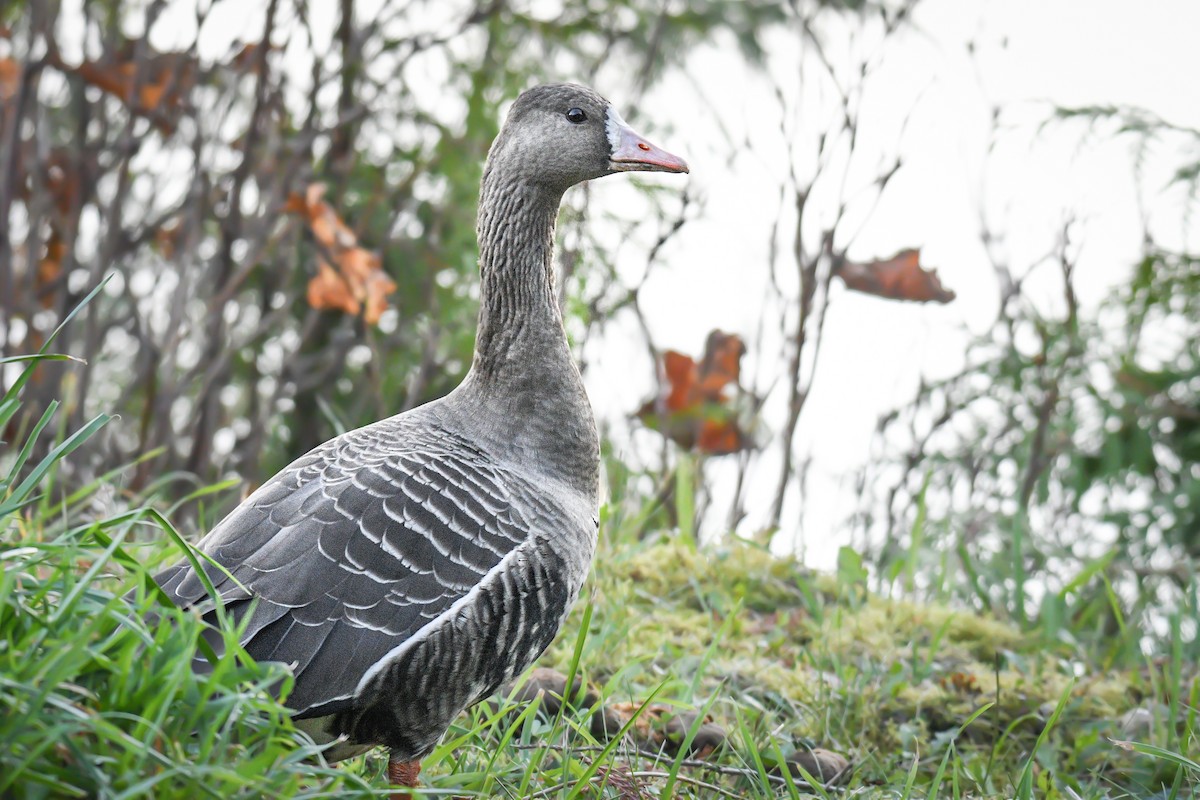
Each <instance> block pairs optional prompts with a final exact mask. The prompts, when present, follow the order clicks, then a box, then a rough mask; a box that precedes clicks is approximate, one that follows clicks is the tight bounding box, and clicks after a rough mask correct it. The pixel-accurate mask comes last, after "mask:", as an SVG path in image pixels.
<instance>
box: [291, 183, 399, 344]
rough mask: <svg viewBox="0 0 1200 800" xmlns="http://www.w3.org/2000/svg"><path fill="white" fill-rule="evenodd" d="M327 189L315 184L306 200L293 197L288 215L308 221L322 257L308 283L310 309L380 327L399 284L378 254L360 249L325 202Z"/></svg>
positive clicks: (295, 194)
mask: <svg viewBox="0 0 1200 800" xmlns="http://www.w3.org/2000/svg"><path fill="white" fill-rule="evenodd" d="M325 190H326V187H325V184H323V183H314V184H312V185H310V186H309V187H308V189H307V190H305V193H304V195H303V196H301V195H299V194H297V193H295V192H293V193H292V194H291V195H289V196H288V199H287V201H286V202H285V203H284V206H283V210H284V211H285V212H287V213H291V214H297V215H300V216H303V217H305V218H306V219H307V220H308V227H309V229H310V230H311V231H312V234H313V238H314V239H315V240H316V241H317V245H318V247H319V248H320V249H321V250H322V255H321V256H318V258H317V274H316V275H315V276H314V277H313V278H312V280H310V281H309V282H308V292H307V299H308V304H309V305H310V306H312V307H313V308H316V309H332V310H336V311H342V312H344V313H346V314H351V315H353V316H358V315H359V313H362V315H363V319H364V320H365V321H366V322H367V324H368V325H375V324H377V323H378V322H379V319H380V317H381V316H383V312H384V311H386V310H387V307H388V301H387V297H388V295H390V294H391V293H392V292H394V291H396V282H395V281H393V280H392V279H391V278H390V277H389V276H388V274H387V273H386V272H384V270H383V264H382V261H381V260H380V258H379V256H378V255H377V254H376V253H373V252H371V251H370V250H367V249H366V248H363V247H359V246H358V238H357V237H356V236H355V235H354V231H352V230H351V229H350V227H349V226H348V225H346V223H345V222H343V221H342V219H341V217H339V216H338V214H337V212H336V211H334V210H333V207H332V206H331V205H329V203H327V202H325V200H324V196H325Z"/></svg>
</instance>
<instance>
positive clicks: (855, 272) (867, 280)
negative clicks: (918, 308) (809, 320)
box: [835, 249, 954, 303]
mask: <svg viewBox="0 0 1200 800" xmlns="http://www.w3.org/2000/svg"><path fill="white" fill-rule="evenodd" d="M835 274H836V275H838V277H840V278H841V279H842V281H843V282H845V284H846V288H847V289H853V290H854V291H856V292H864V293H866V294H873V295H875V296H876V297H883V298H887V299H889V300H907V301H910V302H915V303H928V302H931V301H932V302H935V303H949V302H950V301H951V300H953V299H954V292H952V291H950V290H949V289H947V288H945V287H944V286H942V281H941V279H940V278H938V276H937V270H931V269H925V268H924V267H922V266H921V251H920V250H919V249H909V250H901V251H900V252H899V253H896V255H894V256H892V257H891V258H885V259H880V260H879V261H870V262H867V263H864V264H858V263H855V262H853V261H842V262H841V263H840V264H839V265H838V266H837V268H836V272H835Z"/></svg>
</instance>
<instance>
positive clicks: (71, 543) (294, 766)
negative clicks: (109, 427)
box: [0, 301, 366, 798]
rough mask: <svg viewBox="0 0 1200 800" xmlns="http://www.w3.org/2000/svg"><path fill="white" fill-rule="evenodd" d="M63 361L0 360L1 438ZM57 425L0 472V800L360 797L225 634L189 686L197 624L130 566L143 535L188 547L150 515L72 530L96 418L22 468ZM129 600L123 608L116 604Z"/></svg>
mask: <svg viewBox="0 0 1200 800" xmlns="http://www.w3.org/2000/svg"><path fill="white" fill-rule="evenodd" d="M85 302H86V301H85ZM56 334H57V331H56ZM53 338H54V335H51V337H50V338H49V339H48V340H47V342H46V345H47V346H49V344H50V342H51V341H52V340H53ZM61 358H62V357H60V356H55V355H47V354H45V353H43V354H40V355H36V356H32V357H28V358H21V359H6V361H5V363H6V364H13V363H19V361H27V362H28V363H27V364H26V366H25V369H24V370H23V371H22V373H21V374H20V376H19V377H18V378H17V380H16V381H14V384H13V386H12V387H10V388H9V389H8V391H7V392H5V394H4V396H3V398H2V399H0V430H2V429H4V427H5V426H6V425H7V423H9V422H10V421H11V420H12V419H14V418H16V417H17V414H18V412H19V410H20V406H21V403H22V400H21V392H22V389H23V388H24V387H25V386H26V385H27V384H28V383H29V380H30V378H31V377H32V375H33V373H34V370H36V369H38V368H39V366H40V365H42V364H44V363H45V362H50V361H54V360H59V359H61ZM0 366H3V365H2V364H0ZM57 410H58V407H57V404H54V403H52V404H51V405H50V406H49V407H48V408H47V409H46V410H45V411H44V412H43V414H42V415H41V417H40V418H39V419H38V421H37V423H36V424H35V425H34V426H33V427H32V429H31V430H30V431H28V433H27V434H26V439H25V441H24V443H23V444H22V446H21V447H20V448H19V449H17V450H15V451H12V450H8V451H5V452H4V453H3V455H2V457H0V470H3V472H4V477H3V479H2V480H0V710H2V713H0V795H3V796H4V797H14V798H24V797H29V798H38V797H156V798H171V797H178V798H194V797H201V796H219V797H247V798H250V797H262V796H299V795H302V794H318V793H326V792H334V791H342V790H344V789H347V788H352V787H358V788H359V789H364V788H365V786H366V785H365V784H364V783H363V782H361V781H360V780H359V779H357V778H356V777H355V776H354V775H353V774H351V773H345V772H336V771H331V770H329V769H328V768H324V767H320V766H316V765H314V764H313V763H310V762H311V760H312V759H314V758H317V757H318V756H317V753H318V750H317V748H315V747H314V746H313V745H312V744H311V742H307V740H306V739H305V737H303V736H302V735H300V734H297V733H296V732H295V730H294V729H293V728H292V726H291V723H290V721H289V717H288V712H287V710H286V709H284V708H283V706H281V705H280V703H279V702H278V701H277V700H276V699H275V698H274V697H273V696H272V693H271V691H270V690H271V688H272V687H273V686H277V685H278V684H279V683H280V681H285V682H286V681H287V680H288V677H287V675H286V672H285V671H284V670H283V669H282V668H281V667H280V666H279V665H274V664H272V665H258V664H255V663H253V662H252V661H250V660H249V659H248V658H247V657H245V655H244V653H241V652H240V649H239V648H238V647H237V639H236V635H235V632H234V631H232V630H226V631H225V635H226V646H227V652H226V654H225V655H223V656H222V657H221V658H220V659H219V660H216V659H215V657H214V661H215V663H213V664H212V668H211V670H210V671H209V672H207V673H205V674H203V675H196V674H194V673H193V671H192V668H191V665H192V659H193V657H194V656H195V654H196V651H197V648H198V647H199V648H200V649H201V650H204V649H205V648H204V647H203V644H202V639H201V638H200V633H201V630H202V628H203V627H204V625H203V623H201V621H200V619H199V618H198V617H196V616H195V615H192V614H187V613H184V612H181V611H179V610H177V609H174V608H172V607H171V606H170V603H169V601H167V600H166V599H165V597H164V596H163V595H162V593H161V592H160V591H158V589H157V587H156V586H155V584H154V582H153V580H152V579H151V577H150V574H151V573H150V571H149V568H148V567H147V566H145V563H144V562H146V561H149V562H151V563H154V562H155V561H158V560H159V558H160V556H158V557H156V556H151V552H157V551H161V550H162V548H161V547H160V546H155V547H152V548H147V547H145V546H138V545H136V544H135V541H136V539H138V538H140V537H145V536H147V535H149V536H152V537H157V538H161V539H163V540H164V541H167V542H173V543H174V544H175V545H177V546H179V547H184V548H186V545H185V544H184V543H183V542H182V540H181V539H180V537H179V534H178V533H177V532H175V531H174V529H173V528H171V527H170V526H169V524H167V523H166V521H165V520H164V519H163V518H162V517H161V515H159V514H158V513H157V512H155V511H153V510H152V509H133V510H130V511H127V512H125V513H122V514H118V515H115V516H111V517H107V518H100V519H95V520H94V521H82V520H87V519H88V518H89V517H91V516H92V515H91V514H90V513H88V511H87V508H88V505H87V500H88V499H89V498H90V496H91V495H93V494H94V493H95V491H96V490H99V489H104V490H108V489H109V488H111V487H108V486H100V485H93V486H85V487H82V488H81V489H80V490H79V491H78V492H76V493H75V495H74V498H64V499H61V500H56V499H52V498H54V496H55V494H56V493H57V489H56V483H57V482H58V479H59V478H60V473H61V472H62V471H64V470H65V469H67V468H69V465H70V462H69V458H70V456H71V455H72V453H74V452H75V451H76V450H77V449H78V448H79V447H80V446H81V445H82V444H84V443H85V442H86V441H87V440H88V439H89V438H91V437H92V436H93V435H94V434H95V433H96V431H97V430H98V429H99V428H100V427H101V426H103V424H104V423H105V422H107V421H108V419H109V418H108V417H107V416H106V415H100V416H98V417H96V418H95V419H93V420H92V421H90V422H89V423H87V424H86V425H84V426H83V427H82V428H80V429H78V430H75V431H72V432H70V433H65V432H64V434H63V436H62V438H61V441H59V442H58V443H57V444H54V445H52V446H50V447H48V448H46V450H47V452H46V455H45V456H44V457H42V458H41V459H40V460H38V461H37V462H36V463H34V462H31V461H29V459H28V455H29V454H30V452H32V451H33V449H34V446H35V444H36V442H37V440H38V439H39V437H41V436H43V435H45V433H46V431H47V428H48V427H49V426H50V424H51V423H52V422H53V421H54V417H55V413H56V411H57ZM148 556H149V558H148ZM130 586H132V587H135V588H134V590H133V592H132V593H131V594H126V595H121V594H118V593H117V591H118V590H119V589H121V588H122V587H130ZM209 652H210V654H211V650H209Z"/></svg>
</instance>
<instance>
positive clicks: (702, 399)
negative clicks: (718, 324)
mask: <svg viewBox="0 0 1200 800" xmlns="http://www.w3.org/2000/svg"><path fill="white" fill-rule="evenodd" d="M745 352H746V346H745V345H744V344H743V343H742V339H741V337H740V336H738V335H737V334H728V333H723V332H721V331H713V332H712V333H710V334H709V335H708V340H707V342H706V343H705V346H704V356H703V357H702V358H701V359H700V361H699V362H697V361H695V360H693V359H692V358H691V357H690V356H687V355H684V354H683V353H679V352H676V351H674V350H668V351H667V352H666V353H664V354H663V375H664V376H665V378H666V386H664V387H663V388H664V396H663V397H662V398H661V399H658V400H650V401H648V402H646V403H645V404H643V406H642V408H641V409H640V410H639V411H638V413H637V416H638V417H639V418H640V419H641V420H642V421H643V422H644V423H646V424H647V425H648V426H649V427H652V428H657V429H658V430H660V431H663V433H664V435H665V436H667V437H668V438H670V439H671V440H673V441H674V442H675V443H677V444H679V445H680V446H681V447H685V448H687V449H689V450H697V451H699V452H702V453H708V454H710V455H727V454H729V453H736V452H737V451H739V450H742V449H745V448H746V447H748V446H749V439H748V437H747V436H746V434H745V433H744V432H743V431H742V430H741V428H740V427H739V425H738V420H737V412H736V410H735V409H733V408H731V407H730V406H729V405H728V404H729V397H728V395H727V393H726V389H727V388H728V387H729V386H730V385H734V386H736V385H737V383H738V379H739V377H740V373H741V359H742V356H743V355H744V354H745ZM664 417H665V424H664V419H663V418H664Z"/></svg>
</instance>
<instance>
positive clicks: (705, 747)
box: [609, 703, 728, 758]
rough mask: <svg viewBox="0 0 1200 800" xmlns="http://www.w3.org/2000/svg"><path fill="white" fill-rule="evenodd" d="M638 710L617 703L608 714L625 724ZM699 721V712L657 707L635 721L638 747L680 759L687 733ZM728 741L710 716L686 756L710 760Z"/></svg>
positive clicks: (635, 736)
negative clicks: (662, 752) (612, 714)
mask: <svg viewBox="0 0 1200 800" xmlns="http://www.w3.org/2000/svg"><path fill="white" fill-rule="evenodd" d="M639 708H641V704H640V703H615V704H614V705H612V706H611V707H610V708H609V710H610V711H612V712H613V713H614V714H615V715H616V716H618V717H619V718H620V719H621V720H622V723H624V722H627V721H628V720H630V719H631V718H633V715H634V714H636V713H637V711H638V709H639ZM699 718H700V713H699V712H698V711H694V710H692V709H680V708H676V707H674V706H668V705H661V704H658V703H654V704H651V705H650V706H648V707H647V708H646V710H645V711H643V712H642V713H641V714H640V715H639V716H638V718H637V719H636V720H634V723H633V736H634V739H635V740H636V741H637V742H638V744H640V745H642V746H644V747H648V748H650V749H652V750H664V751H665V752H667V753H668V754H670V755H678V753H679V749H680V748H681V747H682V746H683V743H684V741H685V740H686V739H687V735H688V731H690V730H691V729H692V726H693V725H695V724H696V721H697V720H698V719H699ZM727 738H728V736H727V735H726V733H725V729H724V728H722V727H721V726H720V725H718V724H716V723H715V722H713V720H712V717H711V716H706V717H704V720H703V721H702V722H701V723H700V727H699V728H698V729H697V730H696V736H695V737H694V738H693V739H692V742H691V745H690V746H689V747H688V750H687V755H688V756H690V757H692V758H707V757H708V756H710V755H712V753H713V752H714V751H716V750H718V749H720V748H721V746H722V745H724V744H725V741H726V739H727Z"/></svg>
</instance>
